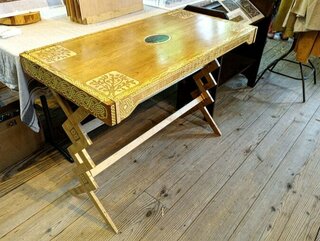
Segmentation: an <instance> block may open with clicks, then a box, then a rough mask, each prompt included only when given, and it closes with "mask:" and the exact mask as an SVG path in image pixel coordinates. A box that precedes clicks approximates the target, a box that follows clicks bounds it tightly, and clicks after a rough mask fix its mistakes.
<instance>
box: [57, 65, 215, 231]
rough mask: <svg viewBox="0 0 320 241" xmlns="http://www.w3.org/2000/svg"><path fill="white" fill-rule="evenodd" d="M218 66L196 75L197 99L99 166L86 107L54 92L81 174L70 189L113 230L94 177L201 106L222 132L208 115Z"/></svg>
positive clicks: (195, 97)
mask: <svg viewBox="0 0 320 241" xmlns="http://www.w3.org/2000/svg"><path fill="white" fill-rule="evenodd" d="M218 67H219V63H218V62H217V61H215V62H213V63H211V64H209V65H207V66H205V67H204V68H203V69H202V70H201V71H200V72H198V73H197V74H196V75H194V76H193V78H194V80H195V82H196V84H197V86H198V88H199V91H197V92H196V93H193V95H194V100H193V101H191V102H190V103H188V104H187V105H185V106H184V107H182V108H181V109H180V110H178V111H176V112H175V113H173V114H172V115H170V116H169V117H167V118H166V119H164V120H163V121H162V122H160V123H159V124H157V125H156V126H154V127H153V128H151V129H150V130H148V131H147V132H145V133H144V134H142V135H141V136H139V137H138V138H137V139H135V140H134V141H132V142H130V143H129V144H128V145H126V146H125V147H123V148H122V149H120V150H119V151H117V152H116V153H114V154H113V155H111V156H110V157H108V158H107V159H106V160H104V161H103V162H101V163H100V164H99V165H97V166H96V165H95V164H94V162H93V160H92V159H91V157H90V155H89V153H88V152H87V150H86V148H87V147H89V146H90V145H92V141H91V139H90V138H89V137H88V135H87V132H86V131H85V129H84V128H83V126H82V125H81V121H83V120H84V119H85V118H86V117H87V116H88V115H89V114H88V113H87V111H86V110H85V109H84V108H83V107H79V108H78V109H77V110H76V111H72V110H71V108H70V107H69V105H68V104H67V102H66V101H64V100H63V99H62V98H61V96H59V95H58V94H56V93H55V92H53V95H54V96H55V98H56V99H57V101H58V103H59V105H60V106H61V108H62V110H63V111H64V112H65V114H66V116H67V117H68V119H67V120H66V121H65V123H63V129H64V131H65V132H66V133H67V135H68V137H69V139H70V140H71V142H72V145H71V146H70V147H69V148H68V151H69V153H70V155H71V156H72V158H73V159H74V161H75V162H76V164H77V167H76V168H75V172H76V174H77V175H78V177H79V180H80V186H77V187H75V188H73V189H72V190H71V192H72V193H75V194H82V193H87V195H88V196H89V197H90V199H91V201H92V202H93V204H94V205H95V207H96V208H97V210H98V211H99V213H100V214H101V216H102V217H103V219H104V220H105V222H106V223H108V224H109V225H110V226H111V227H112V229H113V230H114V231H115V232H116V233H118V229H117V227H116V226H115V224H114V222H113V221H112V219H111V218H110V216H109V214H108V213H107V211H106V210H105V208H104V207H103V205H102V203H101V202H100V200H99V199H98V197H97V196H96V194H95V193H94V191H95V190H96V189H97V188H98V184H97V183H96V182H95V179H94V177H95V176H97V175H98V174H99V173H101V172H102V171H104V170H105V169H106V168H108V167H109V166H110V165H112V164H113V163H115V162H116V161H118V160H119V159H120V158H122V157H123V156H125V155H126V154H128V153H129V152H130V151H132V150H133V149H135V148H136V147H137V146H139V145H141V144H142V143H143V142H144V141H146V140H148V139H149V138H150V137H152V136H153V135H155V134H156V133H158V132H159V131H160V130H162V129H163V128H164V127H166V126H167V125H169V124H170V123H172V122H173V121H175V120H176V119H177V118H179V117H180V116H182V115H184V114H185V113H187V112H188V111H190V110H192V109H193V108H195V107H197V108H198V109H200V110H201V111H202V113H203V115H204V116H205V118H206V120H207V121H208V123H209V125H210V126H211V128H212V129H213V131H214V132H215V133H216V134H217V135H221V131H220V130H219V128H218V126H217V124H216V123H215V121H214V120H213V118H212V116H211V115H210V114H209V112H208V110H207V108H206V105H208V104H211V103H213V101H214V100H213V98H212V96H211V95H210V93H209V91H208V89H210V88H212V87H214V86H216V85H217V83H216V82H215V80H214V78H213V77H212V75H211V72H212V71H213V70H215V69H216V68H218ZM202 78H205V79H206V81H207V82H206V83H203V82H202Z"/></svg>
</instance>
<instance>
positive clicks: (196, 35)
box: [21, 10, 257, 232]
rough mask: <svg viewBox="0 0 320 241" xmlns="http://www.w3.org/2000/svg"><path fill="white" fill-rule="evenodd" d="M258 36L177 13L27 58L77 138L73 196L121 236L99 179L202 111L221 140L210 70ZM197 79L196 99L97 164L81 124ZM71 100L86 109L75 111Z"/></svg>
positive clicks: (109, 119)
mask: <svg viewBox="0 0 320 241" xmlns="http://www.w3.org/2000/svg"><path fill="white" fill-rule="evenodd" d="M186 30H188V31H186ZM256 31H257V29H256V28H255V27H252V26H245V25H240V24H238V23H233V22H229V21H225V20H220V19H216V18H213V17H209V16H205V15H201V14H197V13H192V12H188V11H184V10H176V11H172V12H168V13H164V14H161V15H158V16H154V17H150V18H147V19H144V20H140V21H136V22H132V23H130V24H126V25H123V26H120V27H116V28H113V29H108V30H105V31H101V32H98V33H94V34H90V35H86V36H84V37H79V38H75V39H72V40H68V41H64V42H60V43H56V44H53V45H50V46H46V47H43V48H39V49H35V50H32V51H28V52H25V53H23V54H21V63H22V66H23V68H24V71H25V72H26V73H27V74H28V75H30V76H31V77H33V78H35V79H37V80H38V81H40V82H42V83H43V84H45V85H46V86H48V87H50V88H51V90H52V91H53V93H54V95H55V97H56V99H57V100H58V103H59V104H60V106H61V107H62V109H63V111H64V112H65V114H66V115H67V117H68V119H67V121H66V122H65V123H64V124H63V128H64V130H65V131H66V133H67V134H68V137H69V138H70V140H71V141H72V145H71V146H70V147H69V148H68V151H69V152H70V154H71V155H72V157H73V158H74V160H75V162H76V163H77V168H76V172H77V174H78V176H79V180H80V183H81V184H80V186H78V187H76V188H74V189H73V192H75V193H77V194H79V193H84V192H85V193H87V194H88V195H89V197H90V199H91V200H92V201H93V203H94V205H95V206H96V207H97V209H98V211H99V212H100V214H101V215H102V217H103V218H104V219H105V221H106V222H107V223H109V224H110V225H111V227H112V228H113V229H114V231H115V232H118V230H117V228H116V226H115V224H114V223H113V221H112V220H111V218H110V217H109V215H108V214H107V212H106V210H105V209H104V207H103V205H102V204H101V202H100V201H99V199H98V198H97V196H96V195H95V193H94V191H95V190H96V189H97V188H98V185H97V183H96V181H95V179H94V177H95V176H97V175H98V174H99V173H101V172H102V171H103V170H105V169H106V168H107V167H109V166H110V165H112V164H113V163H115V162H116V161H117V160H119V159H120V158H121V157H123V156H124V155H126V154H127V153H129V152H130V151H132V150H133V149H134V148H136V147H137V146H139V145H140V144H141V143H143V142H144V141H145V140H147V139H149V138H150V137H151V136H153V135H154V134H155V133H157V132H158V131H160V130H161V129H163V128H164V127H165V126H167V125H168V124H170V123H171V122H173V121H174V120H175V119H177V118H178V117H180V116H181V115H183V114H185V113H187V112H188V111H190V110H191V109H194V108H195V107H197V108H199V109H200V110H201V112H202V113H203V114H204V116H205V118H206V120H207V121H208V123H209V124H210V126H211V127H212V129H213V131H214V132H215V133H216V134H217V135H221V132H220V130H219V128H218V127H217V125H216V123H215V122H214V120H213V119H212V117H211V115H210V114H209V113H208V111H207V109H206V107H205V106H206V105H208V104H210V103H212V102H213V99H212V97H211V95H210V93H209V92H208V89H210V88H212V87H213V86H215V85H216V82H215V80H214V79H213V77H212V75H211V72H212V71H214V70H215V69H217V68H218V67H219V63H218V61H217V60H216V58H218V57H220V56H222V55H223V54H225V53H226V52H228V51H230V50H232V49H233V48H235V47H237V46H239V45H241V44H243V43H245V42H246V43H249V44H250V43H252V42H254V40H255V36H256ZM155 34H162V35H167V36H168V37H167V38H166V37H165V36H162V37H161V38H160V39H159V38H156V37H155V38H151V40H154V39H155V40H165V41H164V42H162V43H147V42H146V38H147V37H148V36H151V35H155ZM194 73H195V74H194ZM190 74H193V79H194V81H195V82H196V84H197V86H198V91H196V92H194V93H192V95H193V97H194V100H193V101H191V102H190V103H188V104H187V105H186V106H184V107H183V108H181V109H180V110H178V111H176V112H175V113H174V114H172V115H171V116H169V117H168V118H166V119H165V120H163V121H162V122H160V123H159V124H157V125H156V126H154V127H153V128H152V129H150V130H149V131H147V132H145V133H144V134H142V135H141V136H140V137H138V138H137V139H136V140H134V141H132V142H131V143H129V144H128V145H126V146H125V147H123V148H122V149H120V150H119V151H117V152H116V153H115V154H113V155H112V156H110V157H108V158H107V159H106V160H105V161H103V162H101V163H100V164H99V165H95V164H94V162H93V160H92V159H91V157H90V155H89V154H88V152H87V151H86V148H87V147H88V146H89V145H91V144H92V141H91V140H90V139H89V137H88V136H87V132H88V130H85V128H84V127H83V126H82V125H81V121H82V120H84V119H85V118H86V117H87V116H88V115H89V114H92V115H94V116H95V117H97V118H99V119H100V120H102V121H103V122H104V123H106V124H107V125H116V124H118V123H120V122H121V121H122V120H123V119H125V118H126V117H128V116H129V115H130V114H131V113H132V111H133V110H134V109H135V107H136V106H137V105H138V104H139V103H141V102H143V101H144V100H147V99H148V98H150V97H152V96H154V95H155V94H157V93H158V92H160V91H162V90H165V89H166V88H168V87H170V86H172V85H173V84H175V83H177V82H178V81H180V80H181V79H182V78H183V77H185V76H187V75H190ZM63 97H64V98H63ZM65 99H68V100H70V101H72V102H74V103H75V104H77V105H78V106H79V108H78V109H77V110H76V111H72V110H71V108H70V107H69V105H68V103H67V102H66V101H65Z"/></svg>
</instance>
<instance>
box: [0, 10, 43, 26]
mask: <svg viewBox="0 0 320 241" xmlns="http://www.w3.org/2000/svg"><path fill="white" fill-rule="evenodd" d="M40 20H41V16H40V12H30V13H24V14H19V15H15V16H12V17H6V18H0V24H2V25H11V26H19V25H27V24H32V23H37V22H39V21H40Z"/></svg>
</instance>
